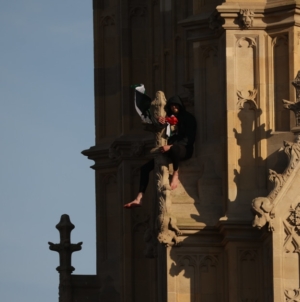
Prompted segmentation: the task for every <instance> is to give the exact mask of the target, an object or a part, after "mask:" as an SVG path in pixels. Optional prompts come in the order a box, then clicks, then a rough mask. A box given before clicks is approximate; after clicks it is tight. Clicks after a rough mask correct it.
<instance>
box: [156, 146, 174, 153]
mask: <svg viewBox="0 0 300 302" xmlns="http://www.w3.org/2000/svg"><path fill="white" fill-rule="evenodd" d="M171 147H172V145H167V146H162V147H160V148H159V150H160V152H161V153H165V152H167V151H169V150H170V148H171Z"/></svg>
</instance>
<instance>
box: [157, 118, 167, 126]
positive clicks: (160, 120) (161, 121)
mask: <svg viewBox="0 0 300 302" xmlns="http://www.w3.org/2000/svg"><path fill="white" fill-rule="evenodd" d="M158 121H159V122H160V123H161V124H162V125H164V124H165V123H166V119H165V118H164V117H162V116H160V117H159V118H158Z"/></svg>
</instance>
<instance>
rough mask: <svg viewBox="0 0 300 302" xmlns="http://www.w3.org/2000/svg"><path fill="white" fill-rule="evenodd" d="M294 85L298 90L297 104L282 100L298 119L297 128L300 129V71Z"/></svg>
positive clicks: (285, 106)
mask: <svg viewBox="0 0 300 302" xmlns="http://www.w3.org/2000/svg"><path fill="white" fill-rule="evenodd" d="M292 85H293V86H294V87H295V89H296V102H290V101H287V100H282V102H283V106H284V108H286V109H289V110H292V111H293V112H294V114H295V117H296V127H300V71H298V73H297V76H296V78H295V79H294V81H293V82H292ZM298 132H300V131H298Z"/></svg>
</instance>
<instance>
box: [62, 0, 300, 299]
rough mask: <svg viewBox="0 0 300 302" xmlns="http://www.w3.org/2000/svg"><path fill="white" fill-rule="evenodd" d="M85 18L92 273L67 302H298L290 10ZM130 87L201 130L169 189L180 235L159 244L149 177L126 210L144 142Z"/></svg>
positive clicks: (293, 16) (204, 7) (103, 6)
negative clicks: (90, 44)
mask: <svg viewBox="0 0 300 302" xmlns="http://www.w3.org/2000/svg"><path fill="white" fill-rule="evenodd" d="M93 10H94V61H95V132H96V141H95V146H93V147H91V148H90V149H88V150H85V151H83V154H84V155H86V156H87V157H88V158H89V159H91V160H93V161H94V164H93V166H92V168H93V169H94V170H95V177H96V223H97V225H96V227H97V275H96V276H78V275H77V276H76V275H72V280H73V281H72V282H73V283H72V284H73V285H72V286H73V300H72V301H80V302H82V301H122V302H141V301H143V302H166V301H168V302H173V301H174V302H175V301H176V302H198V301H199V302H200V301H201V302H220V301H224V302H240V301H262V302H268V301H276V302H279V301H280V302H283V301H300V289H299V288H300V285H299V284H300V269H299V267H300V262H299V253H300V237H299V235H300V218H299V217H300V214H298V213H300V185H299V183H300V169H299V163H298V162H299V158H300V148H299V145H298V144H299V140H297V137H299V127H298V126H299V121H300V118H298V115H299V108H300V106H298V105H297V104H298V102H299V101H300V93H299V91H298V90H297V89H298V88H297V87H298V86H297V83H298V82H300V78H295V77H296V75H297V73H298V70H300V64H299V63H300V28H299V25H300V23H299V22H300V19H299V18H300V17H299V11H300V1H298V0H285V1H283V0H251V1H250V0H240V1H237V0H225V1H221V0H193V1H192V0H122V1H120V0H94V1H93ZM292 82H294V83H293V85H292ZM139 83H143V84H144V85H145V87H146V90H147V94H148V95H149V96H151V97H152V98H154V97H155V95H156V91H163V92H164V94H165V96H166V98H169V97H171V96H173V95H175V94H178V95H180V96H181V98H182V99H183V100H184V103H185V105H186V108H187V110H188V111H190V112H191V113H193V114H194V116H195V117H196V119H197V123H198V128H197V139H196V146H195V152H194V156H193V158H192V159H190V160H188V161H186V162H183V163H182V164H181V166H180V180H181V184H180V186H179V188H177V189H176V190H174V191H172V192H170V201H169V204H168V211H169V213H170V215H172V217H174V218H176V221H177V223H176V224H177V227H178V228H179V229H180V232H181V235H178V234H177V235H174V236H173V235H172V234H173V233H172V231H171V230H169V229H168V228H170V226H169V225H167V226H166V228H167V231H168V232H169V231H170V232H171V233H170V234H171V240H170V242H166V241H163V242H161V241H160V240H158V239H157V238H156V237H157V236H156V235H157V233H156V220H157V203H158V201H157V194H156V193H157V189H158V188H157V183H156V181H155V180H152V182H151V183H150V186H149V187H148V191H147V192H146V196H145V200H144V205H143V207H142V208H138V209H134V210H131V211H127V210H124V209H123V204H124V203H127V202H129V201H131V200H132V199H133V197H134V195H135V194H136V193H137V190H138V179H139V167H140V166H141V165H142V164H143V163H144V162H145V161H146V160H147V159H149V158H150V157H151V153H150V152H149V151H150V150H151V148H152V147H153V145H154V136H153V133H151V132H146V131H145V130H144V129H143V126H142V125H141V121H140V118H139V116H138V115H137V114H136V112H135V108H134V102H133V100H134V92H133V89H132V88H130V87H131V85H133V84H139ZM295 87H296V91H295ZM283 99H284V100H285V101H284V102H283V101H282V100H283ZM288 109H290V110H288ZM292 111H294V113H295V114H296V119H295V116H294V114H293V112H292ZM281 147H283V148H282V150H281V151H280V148H281ZM251 208H252V211H251ZM298 215H299V216H298ZM172 236H173V237H172ZM179 243H180V244H179ZM145 256H148V257H151V259H149V258H147V257H145ZM62 302H64V301H62Z"/></svg>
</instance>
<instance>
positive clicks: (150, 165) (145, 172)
mask: <svg viewBox="0 0 300 302" xmlns="http://www.w3.org/2000/svg"><path fill="white" fill-rule="evenodd" d="M153 169H154V159H151V160H150V161H148V162H147V163H146V164H144V165H143V166H142V167H141V170H140V187H139V192H138V194H137V196H136V198H135V199H134V200H133V201H132V202H129V203H127V204H125V205H124V208H126V209H131V208H135V207H140V206H142V198H143V196H144V193H145V192H146V189H147V186H148V183H149V174H150V172H151V171H152V170H153Z"/></svg>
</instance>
